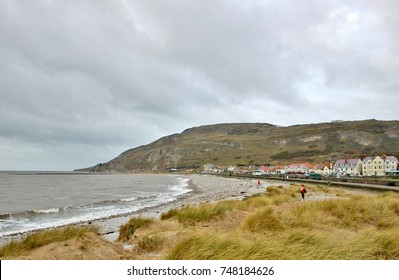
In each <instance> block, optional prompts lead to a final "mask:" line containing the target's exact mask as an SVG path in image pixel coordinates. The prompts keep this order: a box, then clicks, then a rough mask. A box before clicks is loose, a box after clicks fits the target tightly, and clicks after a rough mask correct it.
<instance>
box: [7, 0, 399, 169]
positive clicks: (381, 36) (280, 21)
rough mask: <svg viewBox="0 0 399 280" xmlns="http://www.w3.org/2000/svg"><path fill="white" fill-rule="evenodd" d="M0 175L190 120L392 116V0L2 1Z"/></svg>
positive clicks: (82, 160) (56, 163)
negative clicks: (6, 171) (5, 171)
mask: <svg viewBox="0 0 399 280" xmlns="http://www.w3.org/2000/svg"><path fill="white" fill-rule="evenodd" d="M0 97H1V100H0V170H73V169H75V168H81V167H88V166H92V165H95V164H97V163H100V162H106V161H108V160H110V159H112V158H114V157H116V156H117V155H119V154H120V153H121V152H123V151H125V150H127V149H129V148H133V147H137V146H140V145H144V144H148V143H150V142H153V141H155V140H157V139H158V138H160V137H162V136H165V135H169V134H172V133H179V132H181V131H183V130H184V129H186V128H190V127H193V126H200V125H206V124H215V123H226V122H262V123H271V124H276V125H283V126H289V125H294V124H305V123H316V122H326V121H331V120H361V119H370V118H375V119H379V120H397V119H398V116H399V113H398V104H399V2H398V1H397V0H378V1H375V0H369V1H367V0H364V1H363V0H362V1H360V0H359V1H355V0H353V1H343V0H342V1H340V0H331V1H329V0H325V1H323V0H314V1H295V0H279V1H274V0H270V1H267V0H259V1H257V0H245V1H244V0H241V1H240V0H230V1H228V0H219V1H214V0H196V1H190V0H145V1H139V0H133V1H128V0H126V1H123V0H113V1H111V0H109V1H106V0H103V1H101V0H92V1H80V0H76V1H73V0H68V1H67V0H64V1H55V0H35V1H23V0H21V1H18V0H0Z"/></svg>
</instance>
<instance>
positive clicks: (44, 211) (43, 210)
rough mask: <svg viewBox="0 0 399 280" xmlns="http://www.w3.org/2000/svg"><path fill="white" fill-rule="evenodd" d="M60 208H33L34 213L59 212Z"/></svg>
mask: <svg viewBox="0 0 399 280" xmlns="http://www.w3.org/2000/svg"><path fill="white" fill-rule="evenodd" d="M60 210H61V209H60V208H49V209H39V210H33V212H34V213H36V214H51V213H58V212H60Z"/></svg>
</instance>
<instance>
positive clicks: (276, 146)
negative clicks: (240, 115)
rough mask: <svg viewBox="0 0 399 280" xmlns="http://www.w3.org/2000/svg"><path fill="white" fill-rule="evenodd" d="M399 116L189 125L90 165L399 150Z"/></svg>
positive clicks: (313, 158) (316, 158) (167, 164)
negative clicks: (298, 122)
mask: <svg viewBox="0 0 399 280" xmlns="http://www.w3.org/2000/svg"><path fill="white" fill-rule="evenodd" d="M398 151H399V121H377V120H365V121H353V122H350V121H347V122H332V123H320V124H309V125H295V126H289V127H279V126H274V125H270V124H218V125H209V126H201V127H195V128H191V129H187V130H185V131H183V132H182V133H180V134H173V135H170V136H166V137H163V138H161V139H159V140H157V141H155V142H153V143H151V144H149V145H144V146H140V147H138V148H134V149H130V150H128V151H126V152H123V153H122V154H121V155H120V156H118V157H117V158H115V159H113V160H111V161H110V162H108V163H105V164H102V165H101V166H97V167H95V168H91V169H90V170H92V171H94V170H97V171H105V170H117V171H127V170H135V171H144V170H165V169H168V168H198V167H201V166H202V165H203V164H205V163H213V164H216V165H248V164H257V165H262V164H267V163H268V164H273V165H276V164H285V163H291V162H295V161H308V162H314V163H321V162H325V161H334V160H337V159H339V158H353V157H361V158H362V157H366V156H370V155H374V154H375V153H378V154H387V155H388V154H389V155H395V156H399V152H398Z"/></svg>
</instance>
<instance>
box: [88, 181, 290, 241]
mask: <svg viewBox="0 0 399 280" xmlns="http://www.w3.org/2000/svg"><path fill="white" fill-rule="evenodd" d="M184 177H186V178H188V179H190V181H189V184H190V189H192V191H191V192H189V193H186V194H184V195H182V196H180V197H178V198H177V199H176V200H174V201H172V202H168V203H164V204H161V205H157V206H153V207H148V208H144V209H141V210H139V211H136V212H133V213H131V214H129V215H128V216H126V215H125V216H120V217H114V218H107V219H102V220H98V221H95V222H93V223H92V224H94V225H97V226H99V227H100V231H101V233H102V234H103V236H104V238H105V239H107V240H109V241H112V242H113V241H115V240H116V239H117V237H118V235H119V227H120V226H121V225H123V224H125V223H127V222H128V221H129V219H130V218H131V217H133V216H141V217H153V218H159V217H160V215H161V214H162V213H165V212H167V211H169V210H170V209H174V208H181V207H184V206H187V205H198V204H203V203H210V202H217V201H220V200H224V199H243V198H245V197H248V196H252V195H255V194H261V193H265V192H266V188H267V187H269V186H272V185H278V186H281V185H287V186H288V184H287V183H283V182H271V181H269V180H263V179H262V180H261V184H260V185H258V184H257V182H258V180H256V179H245V178H234V177H232V178H229V177H227V178H226V177H219V176H212V175H184Z"/></svg>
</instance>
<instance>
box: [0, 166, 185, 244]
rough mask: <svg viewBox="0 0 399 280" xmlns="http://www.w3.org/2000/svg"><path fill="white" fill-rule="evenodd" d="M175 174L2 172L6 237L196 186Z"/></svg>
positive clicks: (0, 210)
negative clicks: (190, 184) (191, 185)
mask: <svg viewBox="0 0 399 280" xmlns="http://www.w3.org/2000/svg"><path fill="white" fill-rule="evenodd" d="M188 181H189V179H188V178H185V177H182V176H179V175H176V174H173V175H169V174H165V175H144V174H96V173H76V172H0V237H1V236H5V235H12V234H15V233H23V232H27V231H31V230H37V229H44V228H50V227H56V226H63V225H67V224H73V223H77V222H86V221H92V220H95V219H100V218H107V217H111V216H116V215H123V214H127V213H131V212H134V211H137V210H140V209H143V208H146V207H150V206H156V205H158V204H162V203H166V202H171V201H173V200H175V199H176V198H177V197H178V196H180V195H182V194H184V193H187V192H190V191H191V189H190V188H189V183H188Z"/></svg>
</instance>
